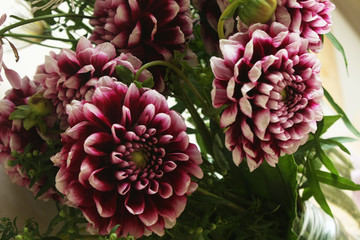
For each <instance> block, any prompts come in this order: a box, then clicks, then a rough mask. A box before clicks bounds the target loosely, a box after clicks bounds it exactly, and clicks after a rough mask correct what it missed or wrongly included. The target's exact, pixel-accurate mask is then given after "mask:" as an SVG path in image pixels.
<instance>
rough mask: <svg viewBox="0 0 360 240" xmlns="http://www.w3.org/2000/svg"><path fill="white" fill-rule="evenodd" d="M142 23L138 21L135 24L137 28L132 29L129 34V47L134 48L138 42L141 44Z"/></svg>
mask: <svg viewBox="0 0 360 240" xmlns="http://www.w3.org/2000/svg"><path fill="white" fill-rule="evenodd" d="M141 30H142V29H141V23H140V22H138V23H137V24H136V26H135V28H134V29H133V30H132V32H131V33H130V35H129V40H128V47H129V48H132V47H134V46H136V45H137V44H139V42H140V40H141V32H142V31H141Z"/></svg>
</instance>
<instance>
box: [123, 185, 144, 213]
mask: <svg viewBox="0 0 360 240" xmlns="http://www.w3.org/2000/svg"><path fill="white" fill-rule="evenodd" d="M125 207H126V209H127V210H128V211H129V213H131V214H132V215H139V214H142V213H143V212H144V209H145V200H144V196H143V194H142V193H139V192H137V191H131V192H129V193H128V194H127V196H126V199H125Z"/></svg>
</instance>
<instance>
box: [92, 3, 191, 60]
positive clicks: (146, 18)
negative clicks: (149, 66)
mask: <svg viewBox="0 0 360 240" xmlns="http://www.w3.org/2000/svg"><path fill="white" fill-rule="evenodd" d="M94 16H95V17H96V19H91V20H90V24H92V25H93V26H94V27H95V29H94V31H93V33H92V35H91V37H90V40H91V41H93V42H94V43H97V44H99V43H103V42H111V43H112V44H114V46H115V47H116V48H117V49H119V50H120V51H121V52H130V53H132V54H134V55H135V56H137V57H138V58H140V59H141V60H142V61H143V62H148V61H152V60H160V59H161V60H162V59H164V60H169V59H171V58H172V55H173V51H174V50H178V51H183V50H185V45H186V44H185V43H186V41H187V40H188V39H189V37H190V35H191V34H192V20H191V15H190V0H157V1H148V0H142V1H139V0H135V1H121V0H115V1H114V0H96V2H95V8H94Z"/></svg>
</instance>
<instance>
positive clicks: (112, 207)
mask: <svg viewBox="0 0 360 240" xmlns="http://www.w3.org/2000/svg"><path fill="white" fill-rule="evenodd" d="M94 202H95V205H96V209H97V211H98V213H99V215H100V216H101V217H103V218H108V217H112V216H114V214H115V212H116V202H117V197H116V194H115V193H114V192H109V193H106V194H104V193H103V192H97V191H95V192H94Z"/></svg>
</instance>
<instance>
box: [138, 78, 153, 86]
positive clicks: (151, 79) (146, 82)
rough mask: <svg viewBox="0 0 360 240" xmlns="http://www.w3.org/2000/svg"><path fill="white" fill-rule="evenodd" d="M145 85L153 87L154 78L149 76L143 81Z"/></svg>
mask: <svg viewBox="0 0 360 240" xmlns="http://www.w3.org/2000/svg"><path fill="white" fill-rule="evenodd" d="M141 85H142V86H143V87H147V88H152V87H153V86H154V78H153V77H151V78H148V79H146V80H145V81H143V82H142V83H141Z"/></svg>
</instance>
